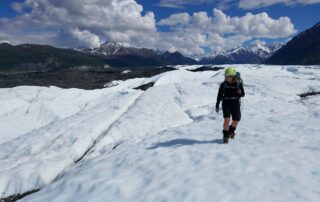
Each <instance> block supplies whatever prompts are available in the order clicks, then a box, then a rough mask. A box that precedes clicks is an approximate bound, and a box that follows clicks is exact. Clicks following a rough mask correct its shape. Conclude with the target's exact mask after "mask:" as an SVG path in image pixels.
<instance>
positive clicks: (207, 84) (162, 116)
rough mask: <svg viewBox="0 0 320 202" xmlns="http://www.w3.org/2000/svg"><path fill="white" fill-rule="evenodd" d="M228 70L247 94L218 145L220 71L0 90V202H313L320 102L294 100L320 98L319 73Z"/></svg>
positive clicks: (318, 175)
mask: <svg viewBox="0 0 320 202" xmlns="http://www.w3.org/2000/svg"><path fill="white" fill-rule="evenodd" d="M223 66H224V67H227V66H228V65H223ZM232 66H235V67H236V68H237V70H238V71H240V72H241V75H242V78H243V80H244V87H245V91H246V96H245V97H244V98H243V99H242V101H241V102H242V103H241V104H242V120H241V122H240V123H239V127H238V129H237V131H236V133H237V135H236V138H235V140H233V141H231V142H230V143H229V144H226V145H225V144H221V143H222V142H221V138H222V124H223V118H222V114H221V112H220V113H216V112H215V111H214V106H215V102H216V95H217V91H218V87H219V84H220V83H221V82H222V81H223V79H224V76H223V73H224V72H223V70H219V71H204V72H190V71H188V69H193V68H197V67H199V66H197V65H194V66H182V65H180V66H177V67H176V68H177V69H178V70H176V71H170V72H165V73H162V74H160V75H157V76H154V77H151V78H137V79H130V80H126V81H114V83H116V84H117V85H115V86H112V87H110V88H104V89H98V90H81V89H61V88H57V87H53V86H51V87H37V86H19V87H15V88H3V89H0V98H1V99H0V126H1V130H0V198H1V199H4V198H6V197H9V196H14V195H17V194H23V193H26V192H29V191H33V190H39V191H37V192H35V193H33V194H30V195H28V196H26V197H24V198H23V199H21V201H32V202H34V201H222V202H227V201H239V202H242V201H243V202H248V201H262V202H264V201H265V202H267V201H279V202H280V201H281V202H286V201H288V202H289V201H290V202H293V201H297V202H298V201H299V202H300V201H301V202H302V201H315V202H316V201H319V198H320V192H319V189H318V187H320V172H319V167H320V161H319V160H318V159H319V154H320V147H319V145H320V137H319V134H318V131H317V130H318V125H319V120H320V104H319V103H320V96H319V95H316V96H310V97H306V98H300V97H299V96H298V95H299V94H301V93H305V92H309V91H320V67H319V66H268V65H250V64H247V65H232ZM150 82H154V83H155V84H154V86H153V87H151V88H149V89H148V90H146V91H141V90H135V89H134V88H135V87H137V86H140V85H143V84H147V83H150Z"/></svg>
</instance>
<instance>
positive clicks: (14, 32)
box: [0, 0, 296, 55]
mask: <svg viewBox="0 0 320 202" xmlns="http://www.w3.org/2000/svg"><path fill="white" fill-rule="evenodd" d="M12 7H13V8H14V9H15V10H16V11H17V12H18V13H17V16H16V17H14V18H0V27H1V32H0V41H10V42H12V43H14V44H20V43H36V44H50V45H54V46H58V47H79V46H83V47H97V46H99V44H100V43H102V42H104V41H106V40H107V41H117V42H123V43H126V44H129V45H132V46H136V47H147V48H155V49H160V50H169V51H180V52H182V53H184V54H188V55H192V54H199V55H201V54H204V53H205V51H204V50H206V51H207V50H208V49H209V50H211V51H219V50H225V49H230V48H235V47H237V46H241V45H242V44H243V43H245V42H247V41H250V40H255V39H260V38H269V39H277V38H281V37H283V38H286V37H290V36H292V35H293V34H294V33H295V32H296V30H295V29H294V25H293V24H292V23H291V21H290V19H289V18H288V17H280V18H278V19H273V18H271V17H270V16H269V15H268V14H267V13H264V12H263V13H259V14H255V15H254V14H251V13H247V14H246V15H244V16H239V17H231V16H228V15H226V14H225V13H224V12H223V11H222V10H219V9H213V12H212V13H207V12H195V13H193V14H188V13H176V14H173V15H171V16H169V17H167V18H165V19H162V20H160V21H158V22H156V20H155V15H154V13H152V12H143V7H142V6H141V5H139V4H138V3H137V2H136V1H135V0H121V1H119V0H108V1H106V0H68V1H65V0H26V1H24V2H23V3H14V4H12ZM162 27H166V28H168V29H164V30H167V31H159V30H163V29H158V28H162Z"/></svg>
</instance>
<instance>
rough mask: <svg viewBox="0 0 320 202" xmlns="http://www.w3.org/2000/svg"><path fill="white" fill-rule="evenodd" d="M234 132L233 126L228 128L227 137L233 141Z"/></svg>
mask: <svg viewBox="0 0 320 202" xmlns="http://www.w3.org/2000/svg"><path fill="white" fill-rule="evenodd" d="M235 130H236V128H234V127H233V126H229V136H230V138H231V139H234V136H235V135H236V134H235V132H234V131H235Z"/></svg>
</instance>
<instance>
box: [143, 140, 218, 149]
mask: <svg viewBox="0 0 320 202" xmlns="http://www.w3.org/2000/svg"><path fill="white" fill-rule="evenodd" d="M194 144H223V141H222V139H215V140H210V141H199V140H193V139H174V140H170V141H166V142H159V143H157V144H155V145H153V146H152V147H149V148H147V149H156V148H158V147H179V146H186V145H194Z"/></svg>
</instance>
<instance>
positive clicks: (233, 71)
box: [224, 67, 237, 76]
mask: <svg viewBox="0 0 320 202" xmlns="http://www.w3.org/2000/svg"><path fill="white" fill-rule="evenodd" d="M236 75H237V70H236V69H235V68H234V67H228V68H227V69H226V71H225V72H224V76H236Z"/></svg>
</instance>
